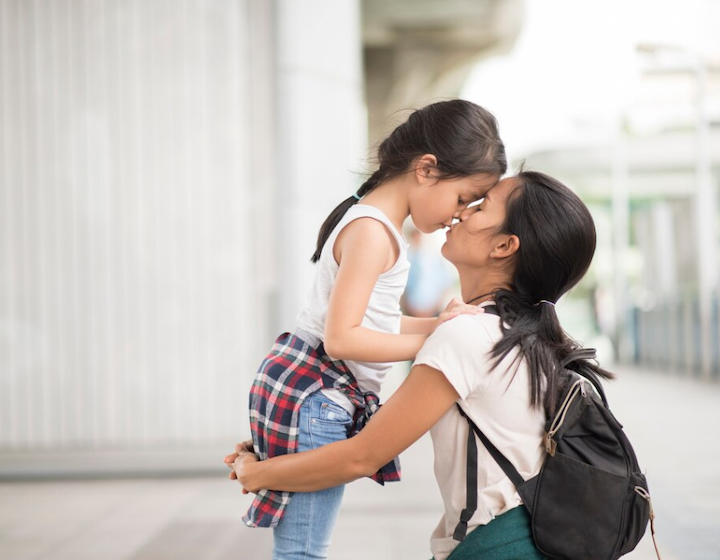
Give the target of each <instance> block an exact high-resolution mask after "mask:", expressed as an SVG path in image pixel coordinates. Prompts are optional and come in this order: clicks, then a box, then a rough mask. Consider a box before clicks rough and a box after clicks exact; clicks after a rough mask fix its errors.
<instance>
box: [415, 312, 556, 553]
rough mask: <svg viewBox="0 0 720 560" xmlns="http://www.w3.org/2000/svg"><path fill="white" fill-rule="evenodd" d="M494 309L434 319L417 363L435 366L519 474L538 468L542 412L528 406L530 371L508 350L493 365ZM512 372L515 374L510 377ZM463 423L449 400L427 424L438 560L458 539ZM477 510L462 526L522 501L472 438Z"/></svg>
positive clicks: (463, 488)
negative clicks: (437, 513)
mask: <svg viewBox="0 0 720 560" xmlns="http://www.w3.org/2000/svg"><path fill="white" fill-rule="evenodd" d="M501 337H502V333H501V331H500V319H499V317H497V315H491V314H478V315H461V316H459V317H456V318H454V319H452V320H450V321H448V322H446V323H443V324H442V325H440V326H439V327H438V328H437V329H436V330H435V332H434V333H433V334H432V335H431V336H430V337H428V339H427V341H426V342H425V344H424V345H423V347H422V349H421V350H420V352H419V353H418V355H417V358H416V360H415V365H420V364H426V365H428V366H431V367H433V368H435V369H437V370H440V371H441V372H442V373H443V374H444V375H445V377H447V379H448V381H450V383H451V384H452V385H453V387H454V388H455V390H456V391H457V392H458V395H460V400H459V401H458V403H459V404H460V407H461V408H462V409H463V410H464V411H465V413H466V414H467V415H468V416H469V417H470V418H472V420H473V421H474V422H475V423H476V424H477V426H478V427H479V428H480V429H481V430H482V431H483V433H484V434H485V435H486V436H487V437H488V439H489V440H490V441H491V442H492V443H493V444H494V445H495V446H496V447H497V448H498V449H499V450H500V451H501V452H502V453H503V454H504V455H505V456H506V457H507V458H508V459H509V460H510V462H511V463H512V464H513V465H514V466H515V468H517V470H518V471H519V472H520V474H521V475H522V477H523V478H524V479H527V478H530V477H533V476H535V475H536V474H537V473H538V472H540V467H541V466H542V460H543V455H544V451H543V449H542V447H541V441H542V436H543V430H544V427H545V414H544V412H543V410H542V407H541V408H540V409H535V408H531V406H530V374H529V370H528V369H527V365H526V363H525V361H524V360H522V361H519V362H517V363H518V364H519V366H518V368H517V370H515V368H514V366H513V365H512V361H513V359H514V358H515V356H516V354H517V351H516V350H513V351H512V352H511V353H510V355H509V356H507V357H506V358H505V359H504V360H503V361H502V362H500V363H499V364H498V366H497V367H496V368H495V369H493V368H492V364H493V362H494V359H493V358H492V356H491V355H490V352H491V350H492V348H493V346H494V345H495V343H496V342H497V341H498V340H500V338H501ZM513 374H514V376H513ZM468 429H469V426H468V423H467V420H465V418H463V417H462V416H461V415H460V413H459V412H458V411H457V409H456V408H455V407H453V408H451V409H450V410H449V411H448V412H447V414H445V415H444V416H443V417H442V418H441V419H440V421H439V422H438V423H437V424H435V426H434V427H433V428H432V429H431V430H430V435H431V437H432V441H433V448H434V452H435V478H436V479H437V482H438V486H439V487H440V494H441V495H442V498H443V502H444V506H445V514H444V515H443V517H442V519H441V520H440V523H439V524H438V526H437V528H436V529H435V531H434V532H433V534H432V537H431V539H430V548H431V549H432V552H433V555H434V556H435V559H436V560H444V559H445V558H447V557H448V555H449V554H450V553H451V552H452V550H453V549H454V548H455V547H456V546H457V545H458V544H459V543H458V541H456V540H454V539H453V538H452V535H453V532H454V531H455V527H456V526H457V524H458V521H459V520H460V512H461V511H462V510H463V509H464V508H465V506H466V503H467V501H466V494H467V491H466V485H467V478H466V472H465V469H466V456H467V435H468ZM477 480H478V493H479V496H478V509H477V511H476V512H475V515H473V517H472V519H471V520H470V522H469V523H468V532H469V531H472V530H473V529H474V528H476V527H477V526H478V525H486V524H487V523H489V522H490V521H492V520H493V519H494V518H495V516H497V515H500V514H502V513H505V512H506V511H508V510H510V509H512V508H514V507H517V506H518V505H520V504H521V503H522V500H521V499H520V496H519V495H518V493H517V491H516V490H515V486H514V485H513V484H512V482H511V481H510V479H509V478H508V477H507V476H506V475H505V473H504V472H503V471H502V469H501V468H500V466H499V465H498V464H497V463H496V462H495V460H494V459H493V458H492V456H491V455H490V454H489V453H488V451H487V449H485V446H484V445H483V444H482V442H480V441H479V440H478V478H477Z"/></svg>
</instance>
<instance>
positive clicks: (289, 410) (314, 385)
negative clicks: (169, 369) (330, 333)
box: [243, 333, 400, 527]
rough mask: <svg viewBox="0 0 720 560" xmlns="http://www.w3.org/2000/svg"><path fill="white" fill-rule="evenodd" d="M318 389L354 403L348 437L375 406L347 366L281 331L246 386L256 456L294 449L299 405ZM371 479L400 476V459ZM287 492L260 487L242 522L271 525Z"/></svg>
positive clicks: (375, 400)
mask: <svg viewBox="0 0 720 560" xmlns="http://www.w3.org/2000/svg"><path fill="white" fill-rule="evenodd" d="M321 389H337V390H339V391H342V392H343V393H344V394H345V395H347V397H348V398H349V399H350V401H351V402H352V403H353V405H355V407H356V411H357V412H356V413H355V418H354V424H353V427H352V431H351V434H350V435H351V437H352V436H353V435H355V434H357V433H358V432H359V431H360V430H361V429H362V428H363V427H364V426H365V423H366V422H367V421H368V420H369V419H370V417H371V416H372V415H373V414H374V413H375V412H376V411H377V410H378V408H379V407H380V402H379V399H378V397H377V395H376V394H374V393H372V392H368V393H363V392H362V391H361V390H360V387H359V386H358V383H357V381H356V380H355V377H354V376H353V374H352V373H351V372H350V370H349V369H348V368H347V366H346V365H345V364H344V363H343V362H341V361H333V360H331V359H330V358H329V357H328V356H327V354H325V351H324V350H323V347H322V345H320V346H319V347H318V348H317V349H316V348H313V347H312V346H311V345H310V344H308V343H307V342H305V341H304V340H302V339H301V338H299V337H298V336H296V335H294V334H290V333H284V334H281V335H280V336H279V337H278V338H277V340H276V341H275V344H274V345H273V348H272V350H271V351H270V354H268V355H267V357H266V358H265V360H264V361H263V363H262V364H261V366H260V371H259V372H258V374H257V376H256V377H255V381H254V382H253V385H252V388H251V389H250V428H251V430H252V436H253V444H254V446H255V453H256V454H257V455H258V456H259V457H260V459H261V460H262V459H267V458H269V457H277V456H279V455H286V454H289V453H296V452H297V449H298V434H299V427H298V415H299V412H300V406H301V405H302V402H303V400H305V398H306V397H307V396H308V395H310V394H312V393H314V392H316V391H319V390H321ZM372 479H373V480H375V481H376V482H378V483H379V484H385V482H394V481H398V480H400V460H399V459H398V458H397V457H396V458H395V459H393V460H392V461H390V462H389V463H388V464H387V465H385V466H384V467H383V468H382V469H380V470H379V471H378V472H377V473H375V475H373V476H372ZM291 496H292V493H291V492H274V491H272V490H261V491H260V492H258V494H257V496H256V497H255V499H254V500H253V503H252V505H251V506H250V509H249V510H248V512H247V513H246V514H245V516H244V517H243V521H244V522H245V524H246V525H247V526H248V527H275V526H276V525H277V524H278V523H279V522H280V520H281V519H282V516H283V514H284V512H285V508H286V507H287V505H288V503H289V502H290V498H291Z"/></svg>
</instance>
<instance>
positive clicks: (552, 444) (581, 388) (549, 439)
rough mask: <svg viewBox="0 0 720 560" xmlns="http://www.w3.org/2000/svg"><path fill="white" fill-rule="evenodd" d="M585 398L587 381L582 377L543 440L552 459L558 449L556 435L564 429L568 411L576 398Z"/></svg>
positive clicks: (572, 388)
mask: <svg viewBox="0 0 720 560" xmlns="http://www.w3.org/2000/svg"><path fill="white" fill-rule="evenodd" d="M580 394H581V395H582V396H583V397H584V396H585V394H586V393H585V379H583V378H582V377H581V378H580V379H578V380H577V381H575V383H573V384H572V387H570V390H569V391H568V394H567V396H566V397H565V400H564V401H563V403H562V406H561V407H560V410H558V413H557V414H556V415H555V419H554V420H553V423H552V424H551V425H550V430H549V431H548V432H547V433H546V434H545V437H544V438H543V444H544V445H545V451H547V453H549V454H550V456H551V457H554V456H555V450H556V449H557V442H556V441H555V440H554V439H553V437H554V436H555V434H557V432H558V430H559V429H560V428H561V427H562V425H563V422H565V416H566V415H567V412H568V409H569V408H570V405H571V404H572V402H573V401H574V400H575V397H577V396H578V395H580Z"/></svg>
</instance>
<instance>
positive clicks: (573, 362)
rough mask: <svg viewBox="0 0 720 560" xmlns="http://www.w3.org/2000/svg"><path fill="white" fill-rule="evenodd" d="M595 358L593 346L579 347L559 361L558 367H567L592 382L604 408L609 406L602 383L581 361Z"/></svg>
mask: <svg viewBox="0 0 720 560" xmlns="http://www.w3.org/2000/svg"><path fill="white" fill-rule="evenodd" d="M595 358H597V352H596V351H595V349H594V348H580V349H578V350H575V351H574V352H572V353H570V355H568V356H566V357H565V359H564V360H563V361H562V362H560V366H559V367H560V369H562V368H567V369H569V370H571V371H574V372H575V373H577V374H578V375H581V376H582V377H584V378H585V379H587V380H588V381H589V382H590V383H592V385H593V387H595V390H596V391H597V393H598V395H600V398H601V399H602V402H603V404H604V405H605V408H610V407H609V405H608V401H607V397H606V396H605V390H604V389H603V387H602V384H601V383H600V380H599V379H598V376H597V375H595V372H593V371H592V370H591V369H589V368H587V367H583V364H582V361H584V360H594V359H595Z"/></svg>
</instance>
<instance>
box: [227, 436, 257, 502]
mask: <svg viewBox="0 0 720 560" xmlns="http://www.w3.org/2000/svg"><path fill="white" fill-rule="evenodd" d="M259 460H260V458H259V457H258V456H257V455H255V453H253V442H252V440H251V439H250V440H247V441H244V442H242V443H238V444H237V445H236V446H235V453H231V454H230V455H227V456H226V457H225V459H224V460H223V461H224V463H225V464H226V465H227V466H228V468H230V469H231V471H232V472H230V475H229V478H230V480H238V481H239V482H240V484H242V483H243V481H242V477H243V474H244V465H245V463H247V462H248V461H249V462H252V463H255V462H257V461H259ZM242 493H243V494H249V493H250V491H249V490H247V489H246V488H244V487H243V489H242Z"/></svg>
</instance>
